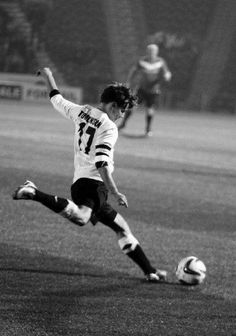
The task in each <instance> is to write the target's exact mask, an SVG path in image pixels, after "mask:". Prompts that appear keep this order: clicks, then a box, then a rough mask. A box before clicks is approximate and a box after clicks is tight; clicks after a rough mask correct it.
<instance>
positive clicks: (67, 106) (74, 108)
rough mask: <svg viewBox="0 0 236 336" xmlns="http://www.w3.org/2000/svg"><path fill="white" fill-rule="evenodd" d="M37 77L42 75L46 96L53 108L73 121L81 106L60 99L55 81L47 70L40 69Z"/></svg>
mask: <svg viewBox="0 0 236 336" xmlns="http://www.w3.org/2000/svg"><path fill="white" fill-rule="evenodd" d="M37 75H42V76H43V78H44V79H45V83H46V86H47V90H48V94H49V97H50V99H51V103H52V105H53V107H54V108H55V109H56V110H57V111H58V112H60V113H61V114H62V115H63V116H64V117H66V118H69V119H72V120H74V119H75V118H76V115H77V113H78V111H80V110H81V106H80V105H77V104H74V103H72V102H71V101H69V100H67V99H65V98H63V97H62V95H61V94H60V92H59V90H58V87H57V84H56V81H55V79H54V77H53V74H52V71H51V70H50V69H49V68H43V69H40V70H39V71H38V72H37Z"/></svg>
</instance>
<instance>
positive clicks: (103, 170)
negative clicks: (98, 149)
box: [98, 165, 128, 208]
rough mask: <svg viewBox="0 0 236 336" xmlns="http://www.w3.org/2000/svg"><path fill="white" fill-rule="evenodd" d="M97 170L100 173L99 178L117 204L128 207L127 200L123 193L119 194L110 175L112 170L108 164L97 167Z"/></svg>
mask: <svg viewBox="0 0 236 336" xmlns="http://www.w3.org/2000/svg"><path fill="white" fill-rule="evenodd" d="M98 171H99V173H100V175H101V178H102V180H103V182H104V184H105V186H106V187H107V189H108V191H109V192H110V194H111V195H112V196H113V197H114V198H115V199H116V201H117V203H118V204H119V205H122V206H125V207H126V208H128V201H127V198H126V196H125V195H123V194H121V193H120V192H119V190H118V188H117V186H116V183H115V181H114V179H113V177H112V171H111V170H110V168H109V166H107V165H105V166H104V167H102V166H101V167H100V168H98Z"/></svg>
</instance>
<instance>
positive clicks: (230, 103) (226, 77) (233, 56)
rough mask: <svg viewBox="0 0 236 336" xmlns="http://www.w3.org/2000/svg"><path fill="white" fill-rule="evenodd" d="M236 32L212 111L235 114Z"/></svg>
mask: <svg viewBox="0 0 236 336" xmlns="http://www.w3.org/2000/svg"><path fill="white" fill-rule="evenodd" d="M235 60H236V31H235V32H234V38H233V39H232V41H231V48H230V53H229V57H228V59H227V63H226V66H225V69H224V71H223V75H222V79H221V82H220V86H219V90H218V92H217V94H216V96H215V97H214V99H213V101H212V105H211V109H212V110H213V111H228V112H230V113H236V97H235V89H236V66H235Z"/></svg>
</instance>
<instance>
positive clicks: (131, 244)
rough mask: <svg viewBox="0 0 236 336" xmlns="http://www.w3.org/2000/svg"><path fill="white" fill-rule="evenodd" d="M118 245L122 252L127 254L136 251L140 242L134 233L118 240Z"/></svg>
mask: <svg viewBox="0 0 236 336" xmlns="http://www.w3.org/2000/svg"><path fill="white" fill-rule="evenodd" d="M118 244H119V246H120V249H121V250H122V252H123V253H125V254H127V253H129V252H132V251H134V250H135V248H136V246H137V245H138V244H139V242H138V240H137V239H136V238H135V237H134V236H133V234H132V233H128V234H127V235H124V236H123V237H122V238H120V239H119V240H118Z"/></svg>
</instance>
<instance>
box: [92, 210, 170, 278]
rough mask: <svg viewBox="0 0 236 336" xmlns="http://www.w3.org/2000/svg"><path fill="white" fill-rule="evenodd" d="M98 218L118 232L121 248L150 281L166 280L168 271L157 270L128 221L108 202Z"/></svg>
mask: <svg viewBox="0 0 236 336" xmlns="http://www.w3.org/2000/svg"><path fill="white" fill-rule="evenodd" d="M98 220H99V221H100V222H101V223H103V224H104V225H106V226H108V227H109V228H111V229H112V230H113V231H114V232H115V233H116V235H117V239H118V244H119V247H120V249H121V250H122V252H123V253H124V254H126V255H127V256H128V257H129V258H130V259H131V260H132V261H133V262H135V263H136V264H137V265H138V266H139V267H140V268H141V270H142V271H143V273H144V274H145V276H146V279H147V280H148V281H163V280H166V271H161V270H157V269H156V268H155V267H153V266H152V265H151V263H150V261H149V259H148V258H147V256H146V254H145V252H144V251H143V249H142V247H141V245H140V243H139V241H138V240H137V239H136V238H135V236H134V235H133V233H132V232H131V230H130V227H129V225H128V224H127V222H126V221H125V220H124V218H123V217H122V216H121V215H120V214H119V213H117V212H116V211H115V210H114V209H113V208H112V207H111V206H110V205H109V204H108V203H106V204H105V205H104V206H103V208H102V210H101V211H100V213H99V214H98Z"/></svg>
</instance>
